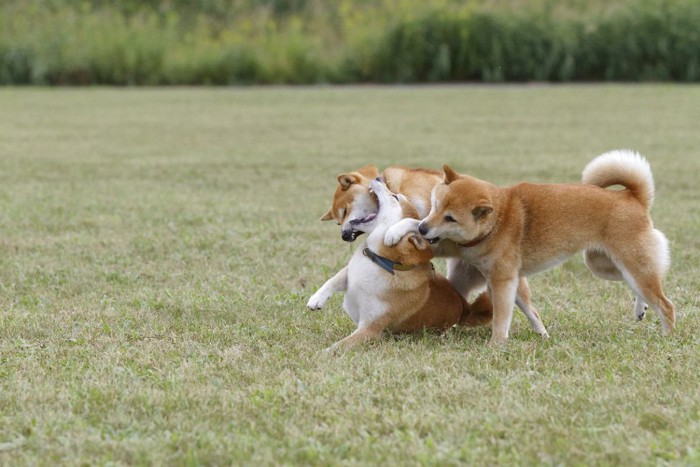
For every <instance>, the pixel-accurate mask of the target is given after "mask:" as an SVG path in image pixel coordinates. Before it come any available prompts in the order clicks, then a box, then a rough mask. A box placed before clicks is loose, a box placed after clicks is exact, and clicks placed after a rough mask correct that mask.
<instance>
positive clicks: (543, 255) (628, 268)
mask: <svg viewBox="0 0 700 467" xmlns="http://www.w3.org/2000/svg"><path fill="white" fill-rule="evenodd" d="M444 176H445V178H444V182H443V183H441V184H439V185H437V186H436V187H435V188H434V189H433V194H432V208H431V210H430V214H428V216H427V217H426V218H425V219H423V221H421V222H420V223H418V222H417V221H413V220H404V221H401V223H399V224H397V225H395V226H394V227H393V228H392V229H391V230H390V231H389V232H388V233H387V236H386V237H387V238H386V242H387V245H392V244H394V243H395V242H397V241H399V239H401V238H403V237H404V236H405V235H406V234H407V233H409V232H411V231H412V229H416V228H417V230H418V231H419V232H420V233H421V234H423V235H424V236H425V238H426V239H428V240H429V241H430V242H437V241H438V240H440V239H448V240H451V242H449V243H446V244H445V245H448V246H450V250H451V252H448V253H447V254H449V255H455V256H459V257H460V258H462V259H463V260H464V261H466V262H468V263H469V264H471V265H473V266H474V267H475V268H477V269H478V270H479V271H480V272H481V273H482V274H483V275H484V277H485V278H486V280H487V282H488V288H489V291H490V293H491V299H492V301H493V323H492V337H491V342H492V343H495V344H498V343H501V342H504V341H505V340H506V339H507V338H508V333H509V330H510V323H511V319H512V315H513V305H514V301H515V300H516V289H517V286H518V281H519V280H520V279H521V278H522V277H524V276H527V275H530V274H534V273H536V272H539V271H543V270H545V269H549V268H550V267H552V266H554V265H556V264H558V263H560V262H562V261H564V260H565V259H566V258H568V257H569V256H571V255H572V254H574V253H576V252H577V251H581V250H585V251H586V252H585V258H586V264H587V265H588V266H589V267H590V268H591V270H592V271H593V272H594V273H596V274H597V275H599V276H602V277H604V278H606V279H613V280H621V279H624V280H625V281H626V282H627V285H629V287H630V289H632V291H633V292H634V293H635V294H636V295H637V302H636V304H635V310H634V313H635V316H636V317H637V319H641V318H643V317H644V313H645V312H644V309H645V304H649V305H651V307H652V308H653V309H654V310H656V312H657V314H658V316H659V318H660V320H661V325H662V330H663V332H664V333H666V334H667V333H670V332H672V331H673V329H674V326H675V322H676V317H675V310H674V307H673V304H672V303H671V301H670V300H669V299H668V298H666V296H665V295H664V293H663V290H662V287H661V280H662V278H663V276H664V274H665V273H666V272H667V271H668V269H669V266H670V258H669V251H668V241H667V240H666V237H665V236H664V234H663V233H661V232H660V231H659V230H656V229H655V228H654V226H653V223H652V221H651V217H650V216H649V210H650V208H651V204H652V202H653V200H654V181H653V178H652V173H651V169H650V168H649V164H648V162H647V161H646V160H645V159H644V158H643V157H642V156H641V155H639V154H637V153H635V152H632V151H612V152H608V153H605V154H602V155H600V156H598V157H596V158H595V159H593V160H592V161H591V162H590V163H589V164H588V165H587V166H586V168H585V169H584V171H583V182H584V183H582V184H530V183H520V184H518V185H514V186H511V187H506V188H499V187H496V186H494V185H492V184H490V183H488V182H485V181H483V180H479V179H477V178H474V177H470V176H468V175H460V174H457V173H456V172H454V171H453V170H452V169H450V167H448V166H444ZM613 185H622V186H623V187H624V188H625V189H624V190H609V189H606V188H607V187H610V186H613ZM442 243H443V242H440V244H442ZM454 245H457V246H458V248H456V249H455V248H454Z"/></svg>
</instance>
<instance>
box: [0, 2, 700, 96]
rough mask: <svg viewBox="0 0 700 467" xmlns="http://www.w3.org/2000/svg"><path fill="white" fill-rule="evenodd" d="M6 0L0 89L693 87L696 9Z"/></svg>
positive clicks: (1, 8) (697, 72)
mask: <svg viewBox="0 0 700 467" xmlns="http://www.w3.org/2000/svg"><path fill="white" fill-rule="evenodd" d="M116 3H117V4H116V5H115V4H114V2H105V1H98V0H93V1H84V0H53V1H50V2H47V1H44V0H8V1H6V2H3V3H2V5H0V84H53V85H65V84H78V85H80V84H116V85H140V84H146V85H155V84H217V85H221V84H252V83H260V84H269V83H292V84H311V83H357V82H381V83H414V82H449V81H465V80H468V81H486V82H502V81H533V80H535V81H571V80H575V81H590V80H622V81H650V80H653V81H667V80H672V81H689V82H697V81H698V80H700V28H698V27H697V25H698V24H700V5H698V3H697V2H696V1H695V0H642V1H636V2H624V1H613V2H602V1H601V2H595V1H594V2H584V1H579V0H569V1H566V2H552V1H547V0H541V1H534V2H523V1H522V0H510V1H504V2H496V1H487V0H475V1H472V2H467V3H464V2H461V1H456V0H431V1H429V2H426V1H422V0H380V1H377V2H369V1H366V0H342V1H337V2H336V1H327V0H315V1H314V0H298V1H291V0H289V1H284V0H270V1H262V2H256V1H252V0H248V1H245V0H238V1H236V0H200V1H193V2H187V1H184V0H171V1H163V0H150V1H145V2H138V1H126V2H116Z"/></svg>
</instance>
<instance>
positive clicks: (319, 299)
mask: <svg viewBox="0 0 700 467" xmlns="http://www.w3.org/2000/svg"><path fill="white" fill-rule="evenodd" d="M329 298H331V296H330V295H329V294H328V293H326V292H325V291H324V290H323V289H319V290H318V292H316V293H315V294H313V295H312V296H311V298H310V299H309V301H308V302H306V306H307V307H308V308H309V309H310V310H320V309H321V308H323V305H325V304H326V302H327V301H328V299H329Z"/></svg>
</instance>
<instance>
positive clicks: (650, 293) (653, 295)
mask: <svg viewBox="0 0 700 467" xmlns="http://www.w3.org/2000/svg"><path fill="white" fill-rule="evenodd" d="M629 275H630V276H631V277H630V280H629V281H627V283H628V285H629V286H630V288H632V290H634V291H635V292H637V293H638V294H639V295H640V296H641V297H643V301H644V302H646V303H648V304H649V305H651V307H652V308H654V310H656V314H657V315H659V319H660V320H661V330H662V332H663V334H664V335H667V334H670V333H672V332H673V330H674V329H675V327H676V311H675V309H674V307H673V303H671V300H669V299H668V298H667V297H666V295H664V292H663V290H662V289H661V279H660V278H659V276H657V275H656V274H647V275H643V274H634V273H631V272H630V273H629ZM640 301H641V300H639V299H638V300H637V302H640ZM642 309H643V307H642ZM638 316H639V315H638ZM642 316H643V315H642Z"/></svg>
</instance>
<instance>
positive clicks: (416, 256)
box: [379, 232, 433, 266]
mask: <svg viewBox="0 0 700 467" xmlns="http://www.w3.org/2000/svg"><path fill="white" fill-rule="evenodd" d="M379 254H381V255H382V256H383V257H385V258H387V259H390V260H391V261H394V262H397V263H401V264H403V265H405V266H418V265H419V264H426V263H429V262H430V260H431V259H433V249H432V248H430V244H429V243H428V241H427V240H426V239H425V238H423V237H422V236H421V235H420V234H418V233H416V232H409V233H407V234H406V235H404V236H403V237H402V238H401V240H400V241H399V243H397V244H396V245H394V246H382V247H381V248H380V249H379Z"/></svg>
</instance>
